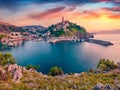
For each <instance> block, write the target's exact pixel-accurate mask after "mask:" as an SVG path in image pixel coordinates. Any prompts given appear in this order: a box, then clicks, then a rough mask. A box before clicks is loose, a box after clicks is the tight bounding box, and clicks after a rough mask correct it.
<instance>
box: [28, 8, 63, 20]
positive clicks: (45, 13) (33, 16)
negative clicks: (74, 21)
mask: <svg viewBox="0 0 120 90" xmlns="http://www.w3.org/2000/svg"><path fill="white" fill-rule="evenodd" d="M63 9H65V7H56V8H52V9H48V10H46V11H44V12H41V13H37V14H29V15H28V16H29V17H30V18H32V19H41V18H44V17H45V16H48V15H50V14H55V13H58V12H60V11H62V10H63Z"/></svg>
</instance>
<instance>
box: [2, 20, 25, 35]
mask: <svg viewBox="0 0 120 90" xmlns="http://www.w3.org/2000/svg"><path fill="white" fill-rule="evenodd" d="M24 31H25V30H24V29H22V28H21V27H17V26H14V25H11V24H9V23H3V22H0V33H9V32H24Z"/></svg>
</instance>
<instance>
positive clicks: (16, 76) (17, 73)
mask: <svg viewBox="0 0 120 90" xmlns="http://www.w3.org/2000/svg"><path fill="white" fill-rule="evenodd" d="M7 71H8V72H10V73H12V75H13V77H12V80H13V82H20V79H21V78H22V75H23V74H22V72H23V68H22V67H21V66H18V65H17V64H11V65H8V68H7Z"/></svg>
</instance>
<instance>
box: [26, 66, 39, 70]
mask: <svg viewBox="0 0 120 90" xmlns="http://www.w3.org/2000/svg"><path fill="white" fill-rule="evenodd" d="M31 68H32V69H38V68H40V65H27V66H26V69H27V70H29V69H31Z"/></svg>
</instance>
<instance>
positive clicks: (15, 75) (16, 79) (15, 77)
mask: <svg viewBox="0 0 120 90" xmlns="http://www.w3.org/2000/svg"><path fill="white" fill-rule="evenodd" d="M21 78H22V72H21V71H20V70H15V72H14V73H13V82H20V81H19V80H20V79H21Z"/></svg>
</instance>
